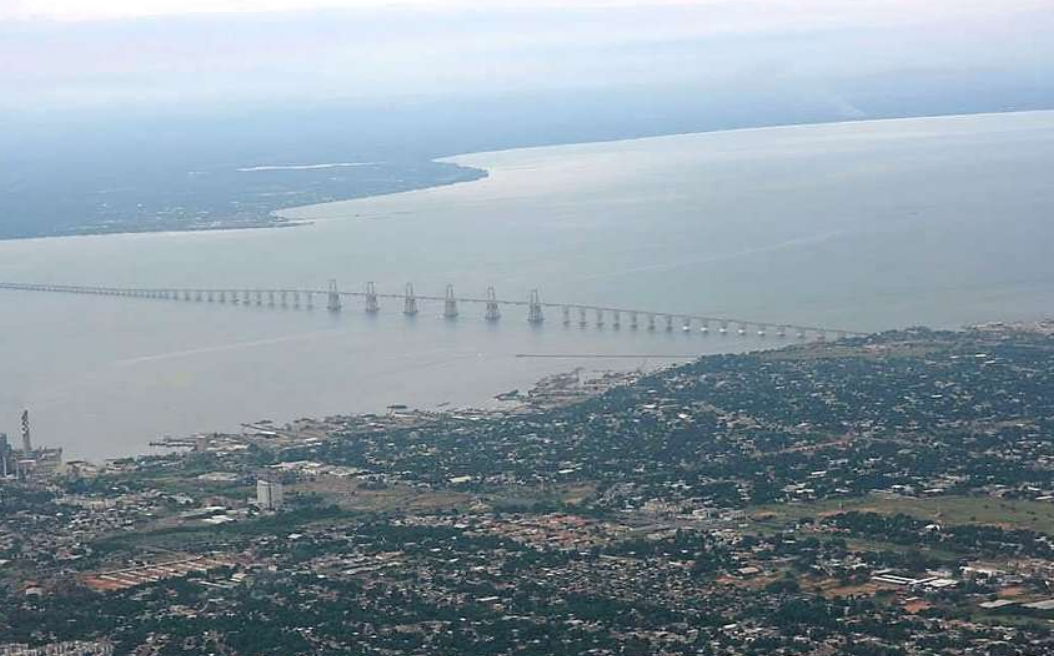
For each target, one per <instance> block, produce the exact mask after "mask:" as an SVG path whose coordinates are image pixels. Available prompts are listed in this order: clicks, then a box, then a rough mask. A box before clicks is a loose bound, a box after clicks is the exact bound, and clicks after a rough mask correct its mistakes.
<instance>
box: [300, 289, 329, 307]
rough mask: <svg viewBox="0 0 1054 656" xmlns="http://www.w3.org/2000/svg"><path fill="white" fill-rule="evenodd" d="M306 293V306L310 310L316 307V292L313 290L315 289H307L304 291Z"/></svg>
mask: <svg viewBox="0 0 1054 656" xmlns="http://www.w3.org/2000/svg"><path fill="white" fill-rule="evenodd" d="M304 295H305V296H306V297H307V302H306V303H305V306H306V307H307V309H309V310H314V309H315V292H313V291H306V292H304ZM327 300H328V299H327Z"/></svg>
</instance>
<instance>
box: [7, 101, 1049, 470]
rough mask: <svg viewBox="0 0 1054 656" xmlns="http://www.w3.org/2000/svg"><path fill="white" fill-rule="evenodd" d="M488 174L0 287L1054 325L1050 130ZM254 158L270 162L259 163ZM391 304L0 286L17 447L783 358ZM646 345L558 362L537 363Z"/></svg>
mask: <svg viewBox="0 0 1054 656" xmlns="http://www.w3.org/2000/svg"><path fill="white" fill-rule="evenodd" d="M456 160H457V161H458V162H462V163H465V164H469V165H473V166H480V167H483V168H486V169H488V170H489V171H490V172H491V176H490V178H488V179H486V180H483V181H480V182H474V183H469V184H464V185H460V186H455V187H446V188H439V189H432V190H425V191H420V192H412V193H407V194H399V195H394V196H387V197H378V198H371V199H365V200H358V201H351V202H345V203H333V204H329V205H325V206H315V207H308V208H301V209H298V210H292V211H289V212H288V214H289V215H290V216H293V217H297V218H308V219H312V220H314V221H315V223H314V224H313V225H311V226H307V227H303V228H298V229H291V230H261V231H243V232H226V233H220V232H215V233H197V234H188V233H181V234H150V235H119V236H104V237H82V238H61V239H47V240H26V241H10V242H0V280H5V281H31V282H56V283H76V284H99V285H115V286H116V285H143V286H170V287H184V286H185V287H194V286H214V287H250V288H251V287H257V286H260V287H267V286H276V287H281V286H311V287H319V288H321V287H324V286H325V284H326V281H327V280H328V279H329V278H336V279H337V280H338V281H340V284H341V285H342V287H344V288H346V289H357V288H360V287H361V286H362V285H363V284H364V283H365V282H366V281H367V280H373V281H376V282H377V285H378V287H379V288H380V289H381V290H382V291H400V290H401V289H402V287H403V285H404V284H405V283H406V282H408V281H412V282H413V283H414V284H415V286H416V288H417V291H418V293H419V294H436V295H440V294H442V291H443V289H444V287H445V285H446V284H447V283H452V284H454V285H455V288H456V289H457V290H458V291H459V292H460V293H463V294H466V295H468V294H471V295H477V296H478V295H482V293H483V291H484V290H485V289H486V287H487V286H488V285H494V286H495V287H496V288H497V290H498V292H499V295H500V296H502V297H507V298H517V299H519V298H526V296H527V294H528V293H529V290H530V289H532V288H535V287H537V288H538V289H540V290H541V293H542V296H543V299H544V300H548V301H556V302H568V303H576V302H580V303H596V304H610V305H619V306H627V307H640V308H653V309H655V310H658V311H666V312H695V313H702V314H713V315H723V314H725V315H733V316H743V317H747V318H756V319H758V320H763V321H770V322H783V321H785V322H801V323H810V324H821V325H832V326H838V327H844V328H847V329H857V330H877V329H884V328H891V327H901V326H906V325H916V324H928V325H933V326H940V327H954V326H959V325H962V324H964V323H969V322H976V321H986V320H998V319H1034V318H1040V317H1044V316H1049V315H1050V313H1051V308H1054V262H1052V261H1051V257H1050V252H1051V244H1054V184H1052V182H1051V175H1050V171H1052V170H1054V112H1039V113H1027V114H1011V115H992V116H975V117H953V118H940V119H912V120H903V121H886V122H873V123H852V124H840V125H825V126H807V127H792V128H777V129H762V130H749V131H739V132H726V133H713V134H701V135H686V136H676V137H665V138H658V139H647V140H640V141H629V142H619V143H608V144H596V145H577V146H564V147H554V148H540V149H528V150H519V151H507V152H501V153H486V154H478V155H466V156H462V157H458V158H456ZM247 164H252V163H251V162H250V163H247ZM400 310H401V308H398V307H395V305H394V303H392V302H389V303H388V304H387V305H386V307H384V311H383V312H382V314H381V315H380V316H378V317H370V316H367V315H365V314H364V313H362V312H361V311H359V308H356V307H351V306H349V307H347V308H346V309H345V311H344V312H343V313H341V314H340V315H339V316H332V315H330V314H328V313H327V312H325V311H322V310H315V311H313V312H307V311H299V312H298V311H292V310H289V311H273V310H266V309H261V308H255V307H232V306H215V305H212V306H209V305H204V304H201V305H197V304H193V303H187V304H184V303H174V302H161V301H145V300H135V299H118V298H102V297H100V298H90V297H79V296H62V295H52V294H29V293H16V292H0V431H4V430H6V431H7V432H9V433H15V432H16V431H17V420H18V413H19V412H20V410H21V408H22V407H29V408H31V410H32V412H33V418H34V433H35V439H36V440H37V441H38V442H40V443H47V444H55V445H58V444H61V445H63V446H65V447H66V448H67V451H68V453H69V454H70V455H71V456H81V457H90V458H100V457H108V456H115V455H124V454H129V453H135V452H142V451H144V450H146V443H147V442H148V441H150V440H151V439H155V438H157V437H158V436H160V435H163V434H173V435H182V434H188V433H192V432H196V431H202V430H225V429H235V428H237V426H238V424H239V422H242V421H250V420H255V419H261V418H271V419H276V420H288V419H292V418H296V417H301V416H321V415H326V414H332V413H338V412H354V411H377V410H382V409H383V408H384V407H385V406H387V405H389V404H393V403H406V404H410V405H414V406H418V407H425V408H429V407H436V406H438V405H440V404H446V403H450V404H452V405H455V406H456V405H487V404H490V403H493V401H492V400H491V397H492V396H493V395H494V394H495V393H498V392H502V391H506V390H509V389H512V388H521V389H524V388H526V387H529V386H530V384H531V383H533V382H534V381H535V380H536V379H537V378H539V377H540V376H542V375H544V374H546V373H551V372H554V371H563V370H568V369H570V368H573V367H574V366H576V365H578V364H582V365H583V366H585V367H587V368H590V369H597V368H627V367H629V368H633V367H638V366H644V367H652V366H656V365H660V364H664V363H666V362H667V361H666V360H663V359H662V358H661V357H660V356H661V355H664V354H702V353H714V352H722V351H732V350H742V349H750V348H760V347H766V346H773V345H775V344H777V341H776V340H775V339H773V338H772V337H769V338H768V339H766V340H762V339H760V338H757V337H753V338H748V339H739V338H735V337H726V338H720V337H718V336H717V335H711V336H709V337H704V336H702V335H698V334H695V335H691V336H688V335H684V334H681V333H680V332H679V331H675V332H674V334H667V333H665V332H662V331H659V332H657V333H648V332H646V331H639V332H636V333H634V332H631V331H629V330H628V329H626V328H623V330H621V331H618V332H616V331H614V330H611V329H610V328H609V329H607V330H604V331H597V330H595V329H589V330H586V331H582V330H579V329H578V328H577V327H575V328H571V329H565V328H564V327H563V326H562V325H560V321H559V317H557V316H553V315H552V314H551V315H550V317H549V318H550V321H549V322H548V323H547V324H546V325H545V326H544V327H543V328H541V329H531V328H530V327H528V326H527V324H526V321H525V317H524V316H522V315H521V314H519V313H517V312H516V311H509V312H507V314H506V316H505V318H504V319H503V321H502V322H501V323H500V324H499V325H497V326H489V325H487V324H486V323H485V322H484V321H483V320H482V317H481V316H479V315H478V314H477V313H476V312H478V310H474V309H469V308H463V310H462V312H463V314H462V317H461V318H460V319H459V320H457V321H456V322H446V321H443V320H442V319H441V318H440V317H439V313H440V312H441V308H438V307H434V306H427V305H426V306H423V308H422V313H421V314H420V315H419V316H418V317H417V318H416V319H413V320H408V319H406V318H404V317H403V316H402V315H401V313H400ZM524 352H528V353H583V352H588V353H604V354H639V355H641V356H650V357H641V358H639V359H638V358H632V359H627V360H611V361H608V360H589V361H582V362H579V361H573V360H537V359H522V358H516V357H514V356H515V354H517V353H524Z"/></svg>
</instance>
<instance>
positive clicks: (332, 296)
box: [296, 278, 341, 312]
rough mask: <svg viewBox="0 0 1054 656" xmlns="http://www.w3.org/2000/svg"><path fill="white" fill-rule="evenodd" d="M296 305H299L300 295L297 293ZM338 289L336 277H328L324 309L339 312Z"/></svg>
mask: <svg viewBox="0 0 1054 656" xmlns="http://www.w3.org/2000/svg"><path fill="white" fill-rule="evenodd" d="M296 303H297V305H300V295H299V294H297V298H296ZM340 308H341V302H340V290H339V289H337V281H336V279H335V278H334V279H330V281H329V291H328V292H327V293H326V309H327V310H329V311H330V312H340Z"/></svg>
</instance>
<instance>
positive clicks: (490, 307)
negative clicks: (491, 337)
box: [485, 287, 501, 322]
mask: <svg viewBox="0 0 1054 656" xmlns="http://www.w3.org/2000/svg"><path fill="white" fill-rule="evenodd" d="M485 318H486V319H487V321H490V322H494V321H497V320H498V319H501V309H500V308H499V307H498V294H497V292H495V291H494V288H493V287H487V312H486V315H485Z"/></svg>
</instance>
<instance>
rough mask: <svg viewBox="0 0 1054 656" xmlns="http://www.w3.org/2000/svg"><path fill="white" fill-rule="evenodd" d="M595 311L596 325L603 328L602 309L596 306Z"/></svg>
mask: <svg viewBox="0 0 1054 656" xmlns="http://www.w3.org/2000/svg"><path fill="white" fill-rule="evenodd" d="M595 312H596V315H597V320H596V326H597V328H603V327H604V311H603V310H601V309H599V308H597V309H596V310H595Z"/></svg>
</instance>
